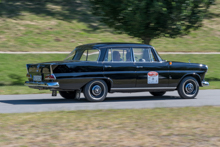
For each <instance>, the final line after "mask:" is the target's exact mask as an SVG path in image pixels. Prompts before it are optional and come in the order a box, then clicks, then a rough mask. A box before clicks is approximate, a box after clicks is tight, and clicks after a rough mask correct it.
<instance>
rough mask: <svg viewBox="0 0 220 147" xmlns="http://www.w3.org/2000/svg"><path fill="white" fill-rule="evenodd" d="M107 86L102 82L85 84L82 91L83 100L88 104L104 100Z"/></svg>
mask: <svg viewBox="0 0 220 147" xmlns="http://www.w3.org/2000/svg"><path fill="white" fill-rule="evenodd" d="M107 92H108V86H107V84H106V83H105V82H104V81H103V80H94V81H91V82H89V83H88V84H86V86H85V87H84V89H83V93H84V96H85V98H86V99H87V100H88V101H90V102H101V101H103V100H104V99H105V97H106V95H107Z"/></svg>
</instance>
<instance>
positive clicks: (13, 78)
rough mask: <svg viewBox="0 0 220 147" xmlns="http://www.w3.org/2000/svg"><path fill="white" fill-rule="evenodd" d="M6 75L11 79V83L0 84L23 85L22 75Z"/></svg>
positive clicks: (2, 84) (3, 84) (0, 84)
mask: <svg viewBox="0 0 220 147" xmlns="http://www.w3.org/2000/svg"><path fill="white" fill-rule="evenodd" d="M8 77H9V78H10V79H11V81H12V82H11V83H9V84H6V83H3V82H1V83H0V86H23V85H24V76H20V75H17V74H9V75H8Z"/></svg>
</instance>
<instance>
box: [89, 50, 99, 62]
mask: <svg viewBox="0 0 220 147" xmlns="http://www.w3.org/2000/svg"><path fill="white" fill-rule="evenodd" d="M98 58H99V50H88V58H87V61H97V60H98Z"/></svg>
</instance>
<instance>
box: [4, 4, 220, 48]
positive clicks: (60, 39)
mask: <svg viewBox="0 0 220 147" xmlns="http://www.w3.org/2000/svg"><path fill="white" fill-rule="evenodd" d="M219 24H220V0H216V5H213V6H212V7H211V8H210V11H209V13H208V14H207V16H206V18H205V20H204V26H203V27H202V28H200V29H199V30H197V31H193V32H192V33H190V34H189V35H188V36H184V37H181V38H176V39H168V38H160V39H156V40H153V41H152V42H151V44H152V45H153V46H154V47H155V48H156V49H157V50H158V51H189V52H191V51H198V52H207V51H218V52H219V51H220V25H219ZM94 42H140V40H138V39H137V38H132V37H129V36H128V35H126V34H120V35H119V34H116V33H115V31H114V30H112V29H109V28H108V27H106V26H105V25H103V24H101V23H99V22H98V21H97V18H96V17H95V16H93V15H91V13H90V11H89V5H88V2H87V0H80V1H79V0H66V1H61V0H54V1H50V2H47V3H46V2H43V1H42V2H41V1H32V0H27V1H23V0H7V1H2V2H1V3H0V51H71V50H73V49H74V48H75V47H76V46H77V45H81V44H86V43H94Z"/></svg>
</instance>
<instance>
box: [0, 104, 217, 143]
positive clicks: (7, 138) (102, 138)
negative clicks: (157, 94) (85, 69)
mask: <svg viewBox="0 0 220 147" xmlns="http://www.w3.org/2000/svg"><path fill="white" fill-rule="evenodd" d="M0 117H1V120H0V123H1V134H0V146H20V147H26V146H45V147H46V146H82V147H84V146H127V147H131V146H155V147H157V146H158V147H159V146H164V147H170V146H195V147H196V146H198V147H201V146H220V134H219V132H220V128H219V121H220V107H195V108H193V107H187V108H156V109H139V110H95V111H68V112H64V111H62V112H43V113H24V114H0Z"/></svg>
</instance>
